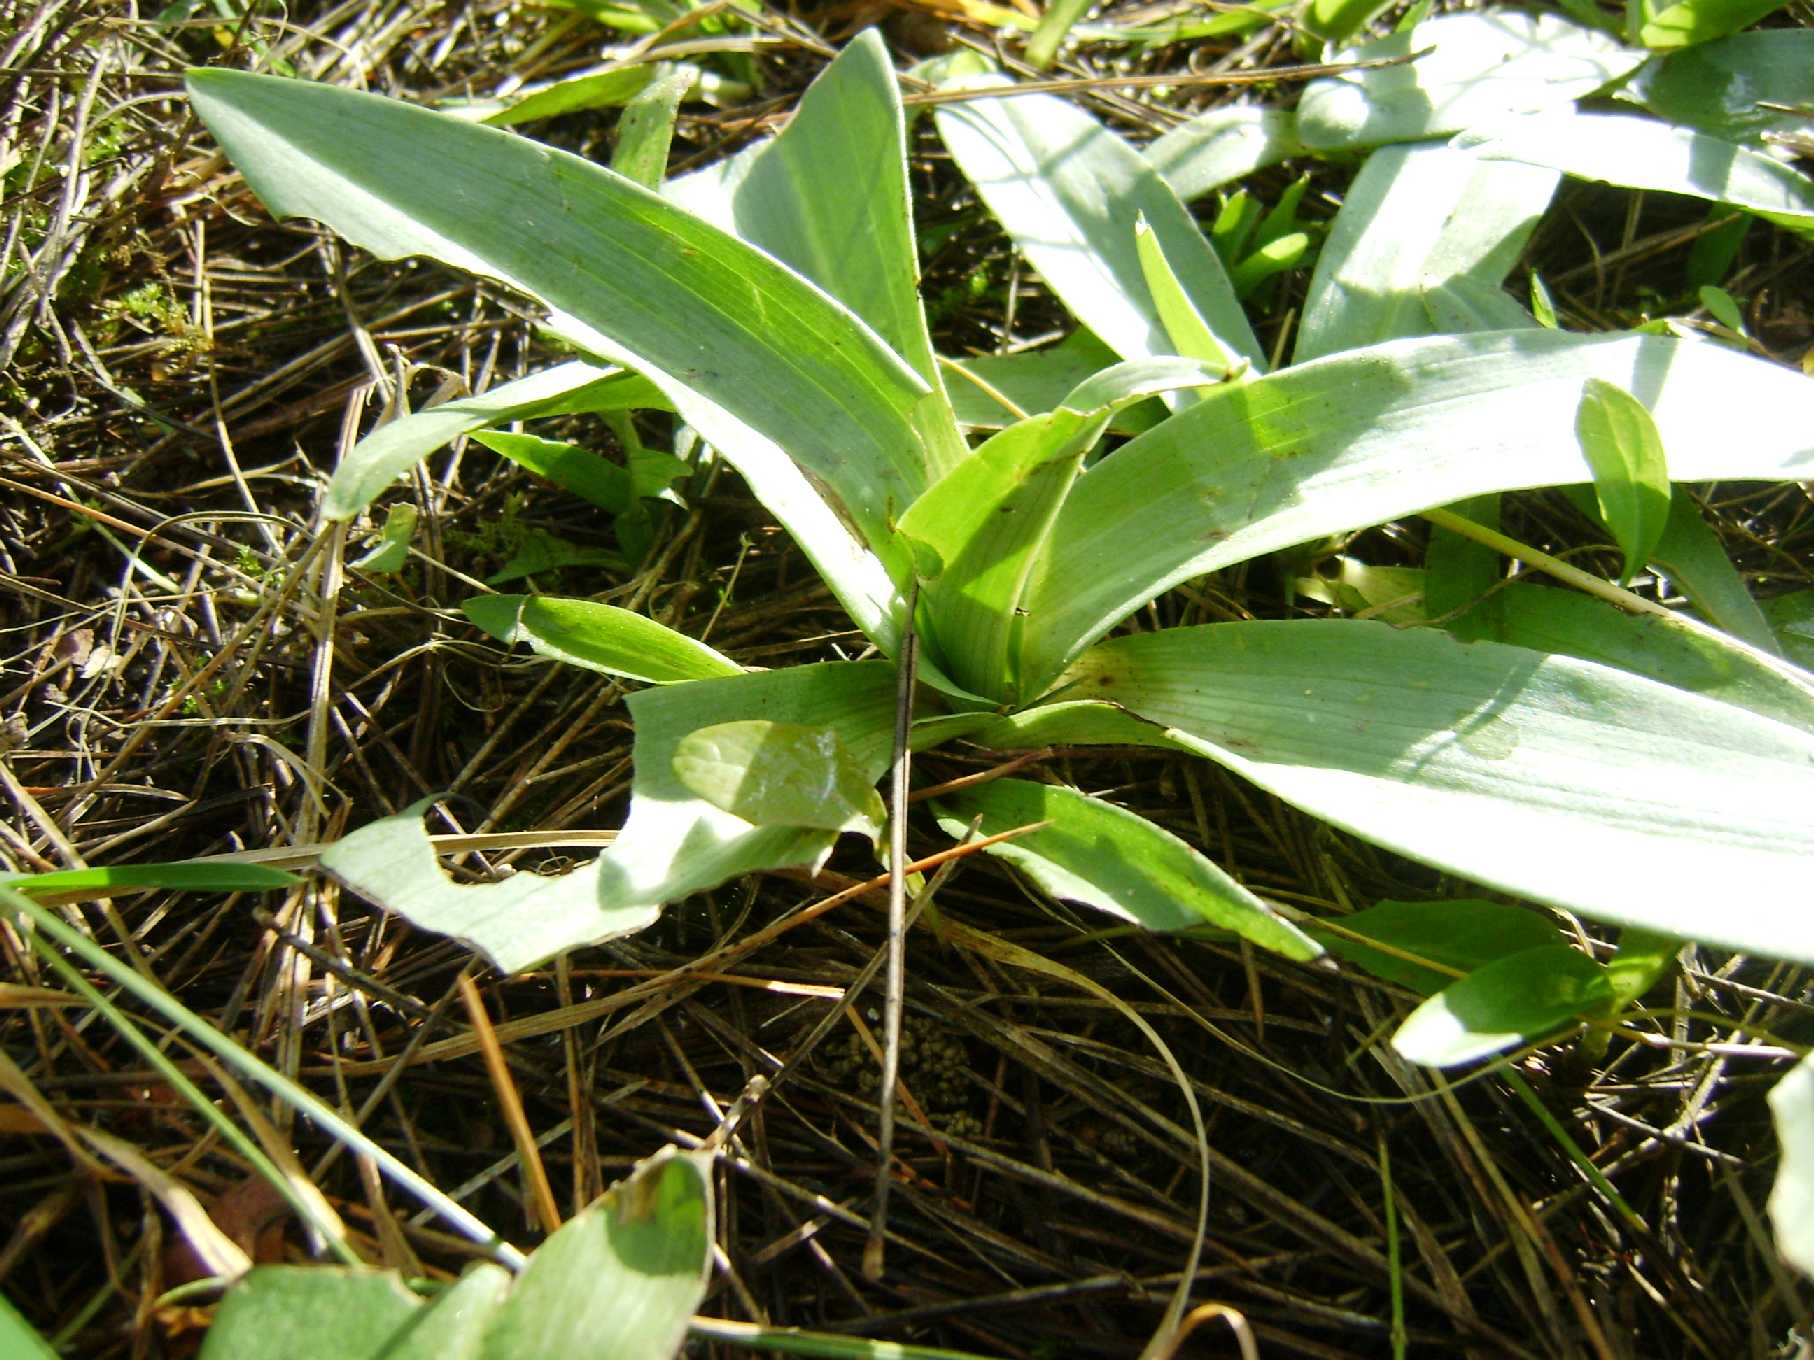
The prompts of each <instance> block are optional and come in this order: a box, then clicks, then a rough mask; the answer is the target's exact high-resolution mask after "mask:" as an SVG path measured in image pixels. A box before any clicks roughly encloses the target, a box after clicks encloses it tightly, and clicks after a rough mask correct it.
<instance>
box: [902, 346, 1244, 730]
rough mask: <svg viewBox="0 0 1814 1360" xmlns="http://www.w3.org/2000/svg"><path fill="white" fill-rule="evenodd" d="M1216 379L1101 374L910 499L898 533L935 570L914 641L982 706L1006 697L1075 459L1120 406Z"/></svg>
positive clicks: (1206, 373) (1152, 370) (1199, 371)
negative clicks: (1030, 587)
mask: <svg viewBox="0 0 1814 1360" xmlns="http://www.w3.org/2000/svg"><path fill="white" fill-rule="evenodd" d="M1217 377H1218V374H1217V373H1216V372H1214V371H1213V370H1212V369H1211V368H1210V367H1209V366H1208V365H1204V364H1200V363H1197V362H1195V361H1192V360H1183V359H1148V360H1144V361H1141V362H1139V363H1125V364H1117V365H1114V366H1113V367H1110V368H1106V369H1104V370H1103V371H1102V372H1100V373H1098V374H1096V375H1095V376H1093V377H1091V378H1088V379H1086V380H1085V381H1084V382H1083V383H1082V384H1080V385H1079V386H1078V387H1077V389H1076V390H1075V391H1073V392H1072V393H1071V394H1070V395H1069V396H1068V397H1067V398H1066V399H1065V401H1064V403H1063V404H1062V405H1061V406H1059V407H1058V409H1057V410H1055V411H1052V412H1050V413H1048V414H1044V415H1037V416H1030V417H1028V418H1027V419H1026V420H1023V421H1020V422H1018V423H1016V424H1014V425H1011V426H1009V427H1008V428H1007V429H1005V430H1003V431H1002V432H1001V433H999V434H997V435H995V436H994V437H992V438H991V439H989V440H988V441H987V442H985V443H984V444H983V445H981V446H980V447H979V448H977V449H976V450H975V452H973V453H972V454H971V455H970V456H969V458H967V459H966V460H965V461H964V462H962V463H960V464H958V466H957V467H955V468H953V469H952V470H951V471H950V472H948V473H947V474H946V475H945V476H944V477H942V478H941V479H940V480H939V481H938V482H937V483H936V484H934V485H933V486H932V488H931V489H930V490H928V491H927V492H926V494H925V495H924V496H922V497H920V499H919V500H917V501H915V502H914V504H913V505H912V507H911V508H910V509H909V510H908V511H907V513H906V514H905V515H904V516H902V519H901V525H900V529H901V533H902V534H903V535H904V536H905V537H906V538H908V539H909V540H911V541H912V542H914V543H915V544H917V545H919V546H920V547H922V548H923V549H924V550H926V551H929V552H930V553H931V554H933V555H934V557H935V558H936V560H937V561H938V563H939V564H940V565H939V571H938V574H937V575H936V576H934V577H932V578H931V579H929V580H927V581H926V582H925V583H924V585H923V586H922V587H921V594H920V601H921V610H920V613H921V631H922V634H923V635H924V636H925V638H926V640H927V642H928V645H929V650H930V651H931V653H932V654H933V655H935V656H936V658H937V659H938V661H939V663H940V665H941V667H942V668H943V669H944V671H945V673H946V674H948V675H949V676H950V677H951V678H952V679H953V680H955V681H956V682H957V683H958V684H960V685H963V686H965V687H966V688H967V689H968V690H969V691H970V692H972V693H975V694H979V695H982V696H984V697H985V698H989V699H995V700H1003V699H1005V700H1008V701H1010V702H1012V701H1013V700H1014V699H1015V697H1016V696H1017V695H1018V693H1019V676H1018V675H1017V673H1016V672H1015V669H1014V665H1013V663H1014V661H1015V659H1016V651H1017V648H1016V645H1015V644H1016V640H1017V639H1018V637H1019V634H1020V614H1019V606H1020V601H1021V598H1022V596H1023V595H1024V593H1025V590H1026V582H1027V576H1028V573H1029V572H1030V571H1031V570H1032V566H1033V562H1034V560H1035V559H1036V557H1037V555H1038V552H1039V549H1040V547H1041V545H1042V544H1043V543H1044V542H1045V540H1046V537H1047V535H1048V534H1049V533H1050V532H1051V528H1052V523H1053V520H1054V519H1055V517H1056V516H1057V514H1058V509H1059V506H1060V505H1062V504H1063V502H1064V498H1065V495H1066V493H1067V492H1068V491H1069V490H1070V488H1071V484H1072V483H1073V482H1074V481H1075V480H1076V477H1077V472H1078V469H1079V468H1080V467H1081V466H1082V463H1083V458H1084V455H1085V454H1087V453H1088V452H1089V451H1090V449H1091V448H1092V447H1093V446H1094V445H1095V443H1096V441H1097V440H1098V439H1099V438H1101V436H1102V432H1103V430H1104V428H1105V427H1106V426H1107V424H1108V421H1109V418H1110V416H1111V414H1112V413H1113V412H1114V410H1115V409H1116V408H1117V407H1118V406H1122V405H1126V404H1128V403H1131V402H1135V401H1140V400H1143V399H1144V398H1147V397H1150V396H1153V395H1155V394H1157V393H1160V392H1165V391H1170V390H1173V389H1175V388H1178V387H1181V386H1189V385H1197V384H1203V383H1213V382H1215V381H1216V380H1217Z"/></svg>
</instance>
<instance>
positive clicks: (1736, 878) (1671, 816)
mask: <svg viewBox="0 0 1814 1360" xmlns="http://www.w3.org/2000/svg"><path fill="white" fill-rule="evenodd" d="M1066 680H1067V682H1068V683H1067V685H1066V687H1065V691H1064V692H1065V694H1066V696H1067V697H1076V698H1084V697H1086V696H1087V697H1092V698H1097V699H1104V700H1112V701H1113V702H1114V703H1116V704H1119V705H1121V706H1122V707H1124V708H1126V709H1127V710H1128V711H1129V712H1130V713H1132V714H1135V715H1137V716H1139V717H1141V718H1144V719H1146V720H1147V721H1149V722H1151V723H1154V724H1155V725H1157V726H1158V727H1159V728H1161V729H1163V731H1164V733H1165V735H1166V737H1167V738H1168V739H1170V740H1172V741H1175V742H1177V743H1179V744H1181V745H1185V746H1187V747H1190V748H1191V749H1194V750H1196V751H1197V752H1198V753H1199V754H1201V755H1204V756H1207V757H1208V758H1209V759H1211V760H1214V761H1216V762H1217V763H1219V764H1221V765H1224V766H1226V767H1228V768H1229V769H1231V770H1233V771H1235V772H1236V773H1238V774H1241V775H1243V776H1244V777H1246V778H1247V779H1250V780H1252V781H1253V782H1254V783H1256V784H1258V785H1260V786H1261V787H1263V788H1265V789H1268V790H1270V791H1271V792H1273V793H1275V794H1277V795H1278V796H1279V797H1281V798H1283V799H1285V800H1286V801H1287V802H1290V803H1293V804H1295V805H1296V806H1298V807H1300V808H1303V809H1304V810H1306V811H1308V812H1310V813H1313V814H1314V815H1316V816H1319V817H1322V818H1324V819H1326V820H1328V821H1331V822H1333V823H1335V824H1336V825H1337V826H1340V827H1344V828H1346V829H1347V830H1350V831H1352V832H1354V833H1356V834H1358V835H1360V836H1364V837H1366V838H1367V839H1369V840H1372V841H1375V842H1377V843H1379V844H1381V845H1385V846H1388V847H1390V848H1392V849H1396V850H1399V851H1401V852H1403V853H1405V854H1407V855H1410V856H1413V857H1414V858H1416V859H1420V860H1423V861H1424V862H1426V863H1429V864H1433V865H1436V866H1438V867H1440V868H1444V869H1448V870H1450V871H1452V872H1454V873H1457V874H1460V875H1462V876H1464V877H1466V878H1469V879H1472V880H1474V881H1475V882H1478V883H1482V884H1486V885H1489V886H1492V887H1495V888H1498V889H1501V890H1503V891H1505V892H1510V893H1516V894H1519V895H1521V896H1524V897H1528V898H1531V899H1534V900H1536V901H1539V902H1546V903H1550V904H1553V905H1557V906H1563V907H1568V908H1571V909H1573V910H1576V911H1579V912H1580V913H1582V914H1583V915H1588V916H1593V917H1597V918H1599V919H1602V920H1607V921H1612V922H1616V923H1618V924H1622V925H1632V926H1639V927H1642V928H1644V929H1647V930H1653V931H1657V932H1660V933H1663V934H1671V935H1678V936H1681V937H1684V938H1693V939H1700V940H1705V941H1708V942H1711V943H1715V944H1722V945H1729V946H1731V947H1733V948H1735V949H1742V950H1745V951H1747V952H1757V953H1761V954H1766V955H1773V956H1778V957H1784V958H1790V959H1796V960H1800V961H1814V919H1811V918H1810V917H1809V915H1808V913H1806V912H1804V911H1802V910H1801V907H1800V902H1801V888H1802V886H1804V885H1805V883H1806V881H1807V875H1808V867H1809V863H1810V860H1811V859H1814V839H1811V838H1810V835H1809V831H1808V827H1807V820H1806V817H1805V816H1804V815H1803V811H1802V810H1803V809H1804V808H1805V807H1807V806H1809V805H1810V800H1814V735H1811V734H1810V733H1808V732H1805V731H1802V730H1799V729H1797V728H1794V727H1789V726H1787V725H1785V724H1782V723H1778V722H1773V721H1771V720H1770V719H1767V718H1763V717H1760V716H1758V715H1756V714H1753V713H1750V712H1747V711H1745V710H1743V709H1740V708H1735V707H1733V706H1731V705H1728V704H1724V703H1720V702H1717V701H1715V700H1711V699H1707V698H1704V697H1702V696H1700V695H1696V694H1689V693H1685V692H1683V691H1680V690H1676V689H1672V688H1670V687H1669V686H1666V685H1661V684H1657V683H1656V682H1654V681H1651V680H1646V679H1642V678H1640V677H1638V676H1635V675H1630V674H1627V673H1626V672H1623V671H1618V670H1613V669H1610V668H1608V667H1604V666H1598V665H1594V664H1592V663H1590V662H1585V661H1577V660H1574V659H1573V658H1569V657H1560V656H1548V655H1544V654H1542V653H1539V652H1533V651H1529V650H1526V649H1524V648H1520V647H1508V646H1503V645H1500V644H1497V643H1490V642H1476V643H1471V644H1462V643H1457V642H1454V641H1453V640H1451V639H1449V638H1447V637H1445V636H1444V635H1442V634H1440V633H1437V632H1434V631H1432V630H1428V629H1410V630H1403V631H1400V630H1395V629H1392V628H1389V627H1387V626H1385V625H1383V624H1376V623H1361V622H1353V621H1347V620H1335V619H1330V620H1307V619H1295V620H1285V621H1277V622H1262V623H1232V624H1212V625H1207V626H1202V627H1194V628H1174V629H1168V630H1165V631H1162V632H1157V633H1140V634H1133V635H1129V636H1124V637H1117V638H1114V639H1112V640H1110V641H1108V642H1105V643H1103V644H1101V645H1100V646H1098V647H1096V648H1095V649H1093V650H1092V651H1091V652H1090V653H1088V654H1087V655H1086V656H1084V657H1083V658H1082V659H1081V660H1080V661H1079V662H1078V663H1077V664H1076V665H1075V666H1074V667H1072V668H1071V670H1070V671H1069V672H1067V674H1066ZM1736 882H1742V883H1744V884H1745V885H1746V891H1745V892H1744V893H1742V894H1734V893H1732V892H1731V891H1730V885H1731V884H1733V883H1736ZM1712 904H1717V907H1715V906H1714V905H1712Z"/></svg>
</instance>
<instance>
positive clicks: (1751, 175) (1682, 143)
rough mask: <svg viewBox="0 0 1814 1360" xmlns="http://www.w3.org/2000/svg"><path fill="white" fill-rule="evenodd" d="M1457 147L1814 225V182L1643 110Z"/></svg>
mask: <svg viewBox="0 0 1814 1360" xmlns="http://www.w3.org/2000/svg"><path fill="white" fill-rule="evenodd" d="M1455 144H1456V145H1457V146H1460V147H1465V148H1469V149H1471V150H1472V151H1473V152H1474V153H1475V154H1476V155H1478V156H1483V157H1485V158H1487V159H1489V160H1505V161H1518V162H1520V163H1521V164H1524V165H1536V166H1542V167H1545V168H1547V169H1550V170H1560V171H1561V172H1562V173H1563V174H1565V175H1572V176H1574V177H1575V178H1576V179H1587V180H1596V181H1599V182H1600V183H1603V184H1616V185H1619V186H1621V187H1622V188H1626V189H1652V190H1656V191H1658V192H1660V193H1669V194H1685V195H1687V196H1689V197H1691V198H1703V199H1709V200H1711V201H1713V202H1715V203H1730V204H1732V205H1733V206H1734V207H1739V208H1745V209H1748V210H1749V211H1751V212H1755V213H1758V214H1761V215H1763V216H1765V217H1767V218H1769V219H1770V220H1771V221H1773V222H1778V223H1780V224H1781V225H1783V226H1786V227H1790V228H1793V229H1795V230H1798V231H1802V232H1807V231H1810V230H1814V180H1810V179H1809V178H1808V177H1807V176H1806V175H1804V174H1802V173H1801V172H1800V171H1798V170H1794V169H1791V168H1790V167H1789V166H1787V165H1784V164H1783V163H1782V162H1781V161H1779V160H1776V159H1774V158H1773V157H1770V156H1766V155H1764V154H1762V153H1761V152H1757V151H1753V150H1751V149H1750V148H1749V147H1746V146H1741V145H1739V144H1738V143H1737V142H1727V141H1721V140H1720V139H1719V138H1718V137H1711V136H1709V135H1707V134H1706V133H1704V132H1695V131H1693V130H1691V129H1689V128H1681V127H1671V126H1669V124H1667V123H1659V122H1657V121H1655V120H1654V119H1650V118H1640V117H1638V116H1637V115H1635V114H1626V113H1574V114H1566V113H1565V114H1549V115H1546V116H1544V117H1541V118H1526V119H1521V120H1519V121H1518V122H1515V123H1508V124H1504V125H1502V126H1500V127H1498V128H1495V129H1493V130H1491V131H1488V132H1481V133H1464V134H1463V135H1461V136H1460V137H1457V138H1456V139H1455Z"/></svg>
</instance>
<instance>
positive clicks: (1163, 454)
mask: <svg viewBox="0 0 1814 1360" xmlns="http://www.w3.org/2000/svg"><path fill="white" fill-rule="evenodd" d="M1588 378H1602V379H1604V380H1606V381H1608V382H1615V383H1617V384H1618V385H1619V386H1621V387H1623V388H1625V389H1626V390H1628V391H1630V392H1633V393H1636V394H1637V395H1638V396H1639V397H1640V398H1642V399H1643V400H1644V401H1645V402H1647V403H1648V404H1649V405H1650V408H1651V415H1652V418H1653V419H1654V420H1655V421H1656V424H1657V428H1658V430H1659V431H1660V432H1661V433H1662V436H1663V440H1664V443H1665V444H1666V445H1667V447H1668V448H1669V451H1670V452H1669V458H1670V472H1671V475H1673V476H1674V477H1676V478H1677V479H1678V480H1682V481H1713V480H1719V479H1729V478H1748V479H1767V480H1792V479H1798V478H1806V477H1808V476H1810V475H1811V473H1814V431H1810V429H1809V427H1808V424H1807V422H1806V420H1805V419H1803V417H1802V414H1801V413H1802V411H1803V410H1805V409H1806V407H1807V403H1808V400H1809V396H1810V394H1814V382H1810V380H1809V379H1807V378H1804V377H1802V376H1801V375H1800V374H1798V373H1794V372H1791V371H1789V370H1787V369H1783V368H1780V367H1778V366H1776V365H1774V364H1771V363H1768V362H1766V361H1763V360H1759V359H1753V358H1750V357H1748V356H1746V355H1741V354H1735V353H1733V352H1732V351H1731V350H1728V349H1726V348H1724V347H1723V346H1718V345H1713V344H1708V343H1704V342H1701V341H1684V340H1674V339H1667V338H1664V337H1656V336H1642V337H1633V336H1616V335H1615V336H1574V335H1565V334H1560V333H1556V332H1551V331H1542V330H1529V331H1500V332H1490V333H1486V334H1481V335H1462V336H1439V337H1434V338H1429V339H1422V340H1401V341H1394V342H1392V343H1390V344H1385V345H1379V346H1374V347H1372V348H1369V349H1364V350H1352V351H1348V352H1346V353H1343V354H1337V355H1332V356H1330V357H1328V358H1325V359H1318V360H1316V361H1314V362H1312V363H1308V364H1300V365H1296V366H1294V367H1291V368H1287V369H1283V370H1281V371H1280V372H1277V373H1272V374H1268V375H1266V376H1265V377H1262V378H1257V379H1255V380H1254V381H1252V382H1248V383H1242V384H1228V385H1224V386H1222V387H1217V388H1213V389H1211V390H1210V391H1209V392H1208V393H1207V394H1206V395H1205V397H1204V398H1203V400H1201V401H1200V402H1198V403H1197V404H1196V405H1194V406H1191V407H1189V408H1188V409H1186V410H1183V411H1180V412H1179V413H1178V414H1176V415H1174V416H1172V417H1171V419H1169V420H1167V421H1166V422H1165V423H1164V424H1162V425H1160V426H1158V427H1157V428H1155V429H1153V430H1150V431H1148V432H1147V433H1146V434H1143V435H1141V436H1140V437H1139V438H1137V439H1135V440H1133V441H1132V442H1131V443H1128V444H1126V445H1123V446H1122V447H1121V448H1120V449H1118V450H1116V451H1115V452H1114V453H1113V454H1111V455H1110V456H1109V457H1107V458H1104V459H1103V460H1102V461H1100V462H1099V463H1097V464H1095V465H1094V466H1093V467H1091V468H1089V469H1088V470H1087V471H1086V472H1085V473H1084V474H1083V476H1081V477H1080V478H1078V480H1077V484H1076V486H1075V487H1073V488H1072V491H1071V494H1070V495H1069V496H1068V497H1067V498H1066V500H1065V504H1064V508H1063V510H1062V511H1060V513H1059V517H1058V522H1057V524H1056V525H1054V526H1053V531H1052V537H1051V540H1050V543H1049V545H1048V548H1047V550H1046V552H1045V553H1044V554H1043V556H1042V558H1041V560H1040V562H1039V564H1038V565H1037V566H1036V568H1035V572H1034V576H1033V579H1032V581H1031V583H1030V584H1029V588H1028V592H1027V597H1026V608H1027V610H1028V618H1027V622H1026V630H1025V637H1026V643H1025V652H1024V658H1023V662H1022V675H1023V677H1024V679H1025V682H1026V684H1027V685H1028V687H1029V688H1028V691H1027V692H1028V693H1033V692H1036V688H1037V686H1038V685H1040V684H1043V683H1045V682H1046V681H1048V680H1049V679H1050V678H1051V677H1053V676H1055V675H1056V674H1057V673H1058V671H1059V670H1061V669H1062V668H1063V666H1064V665H1065V663H1066V662H1067V661H1068V660H1069V659H1070V658H1071V657H1073V656H1075V655H1076V654H1077V653H1078V652H1079V651H1081V650H1082V648H1083V647H1084V646H1085V645H1087V644H1088V643H1089V642H1090V641H1093V640H1094V639H1095V638H1098V637H1100V636H1102V634H1103V633H1105V632H1107V631H1108V630H1109V629H1110V628H1111V627H1113V626H1114V625H1115V624H1116V623H1118V622H1120V621H1121V620H1122V619H1124V618H1126V617H1127V616H1128V615H1129V614H1130V613H1132V612H1133V611H1134V610H1136V609H1138V608H1139V607H1140V606H1141V605H1143V604H1145V603H1146V602H1147V601H1148V600H1149V599H1151V598H1153V597H1154V596H1155V595H1157V594H1158V593H1159V592H1161V591H1163V590H1165V589H1168V588H1169V587H1171V586H1173V585H1175V584H1177V583H1178V582H1180V581H1184V580H1188V579H1189V578H1191V577H1193V576H1198V575H1201V574H1203V573H1204V572H1207V571H1214V570H1216V569H1217V568H1219V567H1224V566H1229V565H1231V564H1233V563H1235V562H1240V561H1244V560H1246V559H1247V558H1250V557H1253V556H1256V555H1258V554H1259V553H1263V552H1271V551H1275V550H1277V549H1279V548H1285V547H1290V546H1291V545H1292V544H1295V543H1304V542H1308V541H1310V540H1312V539H1316V538H1321V537H1323V536H1325V535H1329V534H1337V533H1343V532H1347V531H1350V530H1353V529H1356V528H1359V527H1361V526H1363V525H1368V524H1378V523H1382V522H1384V521H1386V520H1389V519H1392V518H1394V517H1396V516H1399V515H1404V514H1409V513H1411V512H1413V511H1417V510H1423V509H1426V508H1428V507H1430V506H1433V505H1447V504H1449V503H1451V502H1453V501H1457V500H1461V499H1463V498H1465V497H1468V496H1474V495H1481V494H1484V493H1486V492H1491V491H1508V490H1513V489H1517V488H1522V487H1531V486H1550V485H1562V484H1566V483H1570V482H1585V481H1587V480H1589V477H1590V475H1591V474H1590V472H1589V469H1588V467H1587V464H1586V462H1585V460H1584V459H1583V458H1582V456H1581V450H1580V446H1579V444H1578V443H1577V441H1576V439H1575V431H1574V420H1575V407H1576V405H1577V404H1578V402H1579V399H1580V393H1581V384H1582V383H1583V382H1584V381H1586V380H1587V379H1588ZM1732 411H1744V412H1746V421H1747V424H1746V431H1745V438H1743V439H1734V438H1733V437H1732V425H1731V416H1730V413H1731V412H1732Z"/></svg>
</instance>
